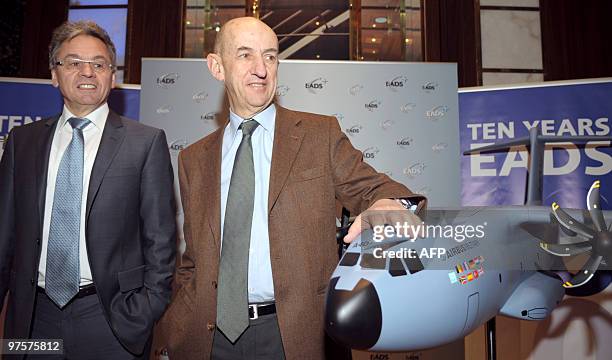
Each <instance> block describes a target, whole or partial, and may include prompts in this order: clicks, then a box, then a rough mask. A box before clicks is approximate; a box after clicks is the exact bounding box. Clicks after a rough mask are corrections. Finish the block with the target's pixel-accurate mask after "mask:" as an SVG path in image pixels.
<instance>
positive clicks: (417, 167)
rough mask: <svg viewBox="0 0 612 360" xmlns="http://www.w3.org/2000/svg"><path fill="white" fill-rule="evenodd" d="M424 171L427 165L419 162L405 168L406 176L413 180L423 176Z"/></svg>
mask: <svg viewBox="0 0 612 360" xmlns="http://www.w3.org/2000/svg"><path fill="white" fill-rule="evenodd" d="M424 171H425V163H422V162H418V163H415V164H412V165H410V166H409V167H407V168H405V169H404V175H406V176H408V177H409V178H411V179H414V178H415V177H417V176H420V175H422V174H423V172H424Z"/></svg>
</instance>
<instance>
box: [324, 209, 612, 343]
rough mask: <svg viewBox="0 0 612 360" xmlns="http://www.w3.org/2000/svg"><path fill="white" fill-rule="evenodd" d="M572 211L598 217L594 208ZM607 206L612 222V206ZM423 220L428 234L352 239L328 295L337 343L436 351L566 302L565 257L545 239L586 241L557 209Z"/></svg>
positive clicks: (437, 212) (329, 324)
mask: <svg viewBox="0 0 612 360" xmlns="http://www.w3.org/2000/svg"><path fill="white" fill-rule="evenodd" d="M566 211H567V214H569V215H570V216H571V217H573V218H574V219H576V220H579V221H581V222H582V223H587V224H589V220H588V215H587V213H586V211H585V210H566ZM602 213H603V217H604V218H605V220H606V222H607V223H608V224H609V223H610V222H611V221H612V212H610V211H603V212H602ZM422 218H423V220H424V224H423V226H424V228H422V229H421V230H423V233H422V234H421V235H424V236H421V237H419V238H418V239H416V240H414V241H413V240H412V239H406V238H402V236H391V237H385V239H384V240H382V241H380V238H381V236H380V235H381V233H380V229H378V232H377V231H375V230H376V229H375V230H373V231H369V232H364V233H363V234H362V236H361V238H359V239H356V240H355V241H354V242H353V243H352V244H351V245H350V246H349V247H348V249H347V250H346V252H345V253H344V255H343V256H342V259H341V261H340V263H339V265H338V267H337V268H336V270H335V271H334V273H333V275H332V277H331V280H330V284H329V287H328V292H327V298H326V311H325V320H326V330H327V332H328V334H330V335H331V336H332V337H333V338H335V339H336V340H337V341H339V342H341V343H343V344H345V345H347V346H349V347H351V348H354V349H362V350H371V351H412V350H419V349H426V348H431V347H435V346H439V345H442V344H446V343H449V342H452V341H455V340H457V339H460V338H462V337H464V336H466V335H468V334H469V333H470V332H472V331H473V330H474V329H475V328H476V327H478V326H480V325H481V324H483V323H484V322H486V321H487V320H489V319H491V318H493V317H494V316H496V315H498V314H501V315H506V316H510V317H514V318H518V319H523V320H541V319H543V318H545V317H546V316H548V315H549V314H550V313H551V312H552V310H553V309H554V308H555V307H556V306H557V305H559V303H560V301H561V300H562V298H563V296H564V293H565V289H564V287H563V286H562V285H563V281H561V280H560V279H559V278H557V277H554V276H551V275H550V274H551V273H552V271H555V270H562V268H561V267H560V265H559V262H560V258H559V257H558V256H555V255H553V254H551V253H550V251H545V249H544V248H543V247H541V245H540V244H541V243H542V241H546V242H551V241H552V242H557V243H563V244H567V243H578V242H579V241H580V239H578V238H577V237H576V234H575V233H571V232H564V231H562V229H560V228H559V226H558V224H555V223H553V224H551V208H550V207H548V206H504V207H465V208H455V209H449V208H444V209H429V210H428V211H427V212H426V214H422ZM425 226H429V227H428V228H427V232H425V229H426V228H425ZM472 228H473V231H469V232H467V231H466V229H470V230H471V229H472ZM435 249H438V250H435ZM440 249H443V250H440ZM383 255H384V256H383ZM604 263H605V260H604Z"/></svg>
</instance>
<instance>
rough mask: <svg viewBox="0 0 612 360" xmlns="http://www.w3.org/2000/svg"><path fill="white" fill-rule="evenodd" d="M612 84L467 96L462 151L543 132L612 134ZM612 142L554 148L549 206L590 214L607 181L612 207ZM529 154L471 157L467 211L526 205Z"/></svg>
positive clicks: (548, 159) (466, 163)
mask: <svg viewBox="0 0 612 360" xmlns="http://www.w3.org/2000/svg"><path fill="white" fill-rule="evenodd" d="M611 117H612V80H607V81H597V82H596V81H594V82H581V83H566V84H554V85H550V86H549V85H546V86H538V87H523V88H507V89H495V90H486V89H483V90H466V91H462V92H460V93H459V119H460V137H461V151H465V150H469V149H472V148H476V147H479V146H480V145H481V144H482V145H484V144H493V143H498V142H503V141H508V140H510V139H514V138H519V137H525V136H528V132H529V129H530V128H532V127H534V126H537V127H540V129H541V131H542V133H543V134H544V135H601V136H603V135H610V126H611V124H610V118H611ZM607 145H610V142H609V141H608V142H589V143H587V145H586V146H576V145H574V144H571V143H566V144H550V145H547V146H546V150H545V156H544V181H543V201H544V203H545V204H551V203H552V202H555V201H556V202H557V203H559V204H560V205H561V206H562V207H566V208H586V194H587V191H588V189H589V187H590V186H591V184H592V183H593V181H594V180H598V179H599V180H601V181H602V189H601V196H602V199H601V203H602V206H603V207H604V208H606V209H610V208H611V207H612V206H611V205H612V204H610V202H611V201H612V177H611V176H610V172H611V171H612V157H611V154H612V149H610V148H609V147H606V146H607ZM527 165H528V153H527V149H526V148H525V147H524V146H523V147H520V146H519V147H515V148H513V149H512V150H511V151H509V152H501V153H497V154H479V155H471V156H463V157H462V160H461V177H462V183H463V184H462V185H463V186H462V194H461V199H462V204H463V205H520V204H523V202H524V199H525V192H526V188H525V186H526V178H527Z"/></svg>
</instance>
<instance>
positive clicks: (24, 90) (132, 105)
mask: <svg viewBox="0 0 612 360" xmlns="http://www.w3.org/2000/svg"><path fill="white" fill-rule="evenodd" d="M26 81H27V80H25V81H23V82H22V81H19V82H16V81H14V80H11V79H4V81H2V80H0V94H1V96H0V143H2V141H3V140H4V137H5V136H6V135H7V134H8V133H9V131H10V130H11V129H12V128H13V127H14V126H20V125H24V124H27V123H30V122H32V121H38V120H41V119H44V118H46V117H49V116H53V115H56V114H59V113H60V112H61V111H62V105H63V101H62V96H61V94H60V92H59V90H58V89H56V88H54V87H53V86H52V85H51V82H50V81H45V80H31V82H26ZM108 103H109V106H110V108H111V109H113V110H114V111H116V112H117V113H119V114H121V115H124V116H127V117H129V118H131V119H135V120H138V112H139V109H140V89H139V88H138V87H131V86H130V87H129V88H128V87H126V88H116V89H114V90H112V91H111V94H110V96H109V99H108ZM0 145H1V144H0ZM0 148H1V146H0Z"/></svg>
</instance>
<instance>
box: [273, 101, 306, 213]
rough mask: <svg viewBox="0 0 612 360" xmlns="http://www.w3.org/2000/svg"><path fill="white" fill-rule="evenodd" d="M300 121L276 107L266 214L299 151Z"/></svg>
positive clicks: (300, 141)
mask: <svg viewBox="0 0 612 360" xmlns="http://www.w3.org/2000/svg"><path fill="white" fill-rule="evenodd" d="M300 122H301V120H300V119H299V118H297V117H296V116H295V114H294V113H293V112H291V111H289V110H287V109H284V108H282V107H280V106H278V105H277V106H276V122H275V132H274V147H273V150H272V165H271V168H270V189H269V191H268V213H269V212H270V211H271V210H272V208H273V207H274V204H276V200H277V199H278V196H279V195H280V193H281V190H282V189H283V187H284V185H285V182H286V181H287V177H288V176H289V172H290V171H291V167H292V166H293V162H294V161H295V157H296V156H297V153H298V151H299V150H300V145H301V144H302V139H303V138H304V130H303V129H302V128H301V127H300V126H299V125H300Z"/></svg>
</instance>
